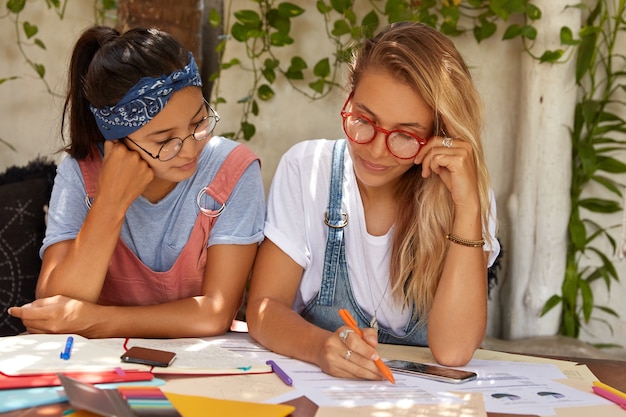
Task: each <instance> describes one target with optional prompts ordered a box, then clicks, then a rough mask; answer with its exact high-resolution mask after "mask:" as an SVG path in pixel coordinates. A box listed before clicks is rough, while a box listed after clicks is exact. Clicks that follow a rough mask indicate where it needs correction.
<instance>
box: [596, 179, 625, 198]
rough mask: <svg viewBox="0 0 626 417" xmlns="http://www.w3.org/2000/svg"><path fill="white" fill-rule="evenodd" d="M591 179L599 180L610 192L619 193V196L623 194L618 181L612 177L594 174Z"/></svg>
mask: <svg viewBox="0 0 626 417" xmlns="http://www.w3.org/2000/svg"><path fill="white" fill-rule="evenodd" d="M591 180H592V181H594V182H597V183H598V184H600V185H602V186H603V187H604V188H606V189H607V190H609V191H610V192H612V193H614V194H617V195H618V196H620V197H621V196H622V191H621V189H620V188H618V187H617V183H616V182H615V181H613V180H612V179H610V178H607V177H603V176H601V175H594V176H592V177H591Z"/></svg>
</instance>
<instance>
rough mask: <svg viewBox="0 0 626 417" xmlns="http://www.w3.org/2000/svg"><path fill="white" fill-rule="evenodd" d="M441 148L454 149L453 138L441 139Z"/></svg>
mask: <svg viewBox="0 0 626 417" xmlns="http://www.w3.org/2000/svg"><path fill="white" fill-rule="evenodd" d="M441 146H443V147H444V148H451V147H452V138H449V137H447V136H444V138H443V139H441Z"/></svg>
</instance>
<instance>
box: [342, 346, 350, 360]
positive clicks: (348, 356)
mask: <svg viewBox="0 0 626 417" xmlns="http://www.w3.org/2000/svg"><path fill="white" fill-rule="evenodd" d="M350 355H352V351H351V350H350V349H348V351H347V352H346V354H345V355H343V358H344V359H345V360H347V361H349V360H350Z"/></svg>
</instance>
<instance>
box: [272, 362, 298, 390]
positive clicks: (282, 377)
mask: <svg viewBox="0 0 626 417" xmlns="http://www.w3.org/2000/svg"><path fill="white" fill-rule="evenodd" d="M265 363H266V364H267V365H269V366H271V367H272V371H274V373H275V374H276V376H277V377H279V378H280V380H281V381H283V382H284V383H285V385H289V386H292V385H293V381H292V380H291V378H290V377H289V375H287V373H286V372H285V371H283V370H282V369H281V368H280V367H279V366H278V365H277V364H276V362H274V361H267V362H265Z"/></svg>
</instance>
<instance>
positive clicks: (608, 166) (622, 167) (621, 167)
mask: <svg viewBox="0 0 626 417" xmlns="http://www.w3.org/2000/svg"><path fill="white" fill-rule="evenodd" d="M597 160H598V170H600V171H604V172H610V173H612V174H623V173H626V164H624V163H623V162H621V161H619V160H617V159H615V158H611V157H605V156H599V157H598V159H597Z"/></svg>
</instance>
